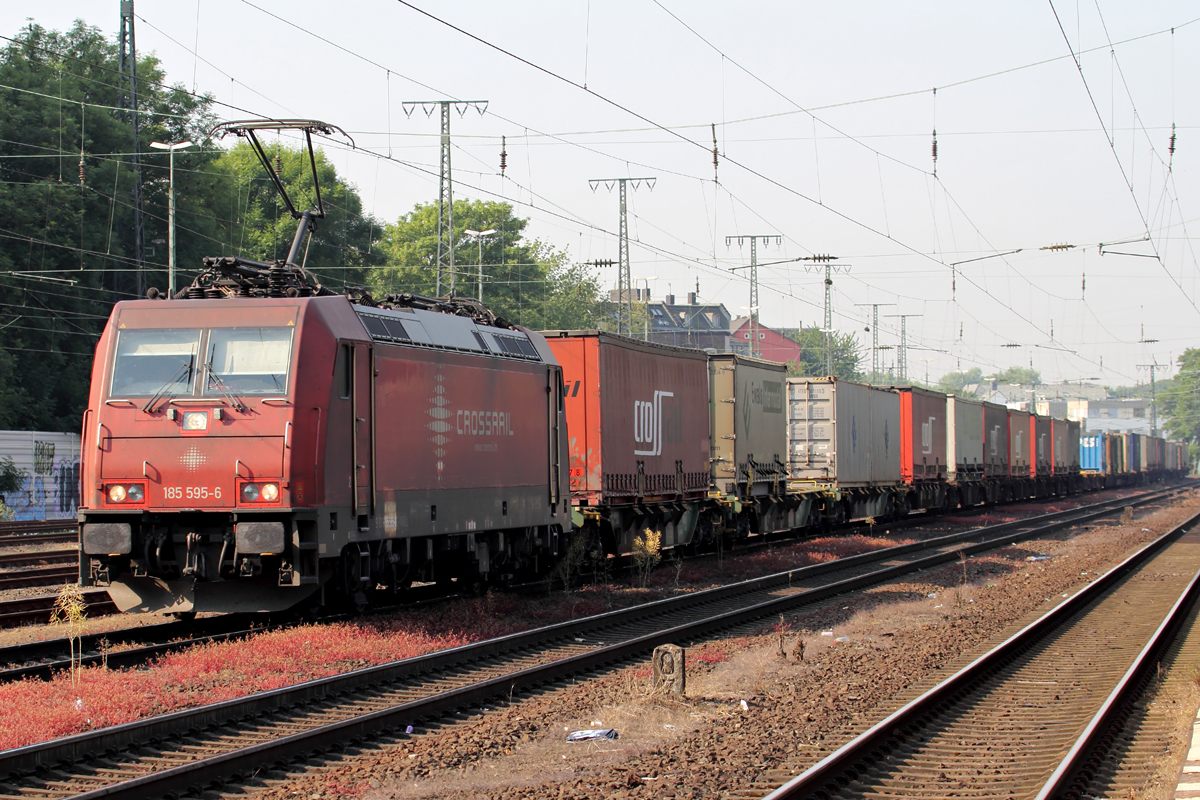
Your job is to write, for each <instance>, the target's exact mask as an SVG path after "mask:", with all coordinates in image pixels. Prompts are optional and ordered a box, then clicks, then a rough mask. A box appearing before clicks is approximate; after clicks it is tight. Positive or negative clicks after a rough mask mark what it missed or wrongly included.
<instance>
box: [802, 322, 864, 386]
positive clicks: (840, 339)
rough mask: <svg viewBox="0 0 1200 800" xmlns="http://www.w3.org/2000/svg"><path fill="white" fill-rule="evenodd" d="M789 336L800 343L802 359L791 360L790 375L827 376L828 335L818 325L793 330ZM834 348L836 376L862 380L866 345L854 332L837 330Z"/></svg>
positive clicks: (832, 344)
mask: <svg viewBox="0 0 1200 800" xmlns="http://www.w3.org/2000/svg"><path fill="white" fill-rule="evenodd" d="M787 336H788V338H789V339H791V340H792V341H794V342H796V343H797V344H798V345H800V362H799V363H792V362H789V363H788V374H789V375H809V376H814V375H816V376H820V375H825V374H827V373H826V369H825V334H824V333H823V332H821V330H819V329H818V328H802V329H800V330H791V331H788V332H787ZM830 337H831V339H830V342H829V345H830V348H831V349H832V351H833V358H832V361H833V375H834V377H836V378H838V379H840V380H844V381H858V380H862V379H863V378H864V377H865V376H864V375H863V372H862V360H863V354H862V345H861V344H859V341H858V337H856V336H855V335H854V334H853V333H842V332H840V331H834V332H833V333H832V334H830Z"/></svg>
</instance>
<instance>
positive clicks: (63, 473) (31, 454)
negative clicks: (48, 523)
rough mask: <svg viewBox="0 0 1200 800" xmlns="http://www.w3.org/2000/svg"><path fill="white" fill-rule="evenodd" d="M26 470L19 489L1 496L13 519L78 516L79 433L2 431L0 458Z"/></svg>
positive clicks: (70, 517)
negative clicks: (14, 514) (12, 513)
mask: <svg viewBox="0 0 1200 800" xmlns="http://www.w3.org/2000/svg"><path fill="white" fill-rule="evenodd" d="M5 457H7V458H11V459H12V461H13V465H14V466H15V467H16V468H17V469H19V470H21V471H22V472H23V473H24V474H25V482H24V484H23V485H22V487H21V488H20V489H19V490H18V491H16V492H10V493H8V494H6V495H2V496H0V498H2V499H3V501H4V504H5V505H7V506H8V507H9V508H11V509H12V510H13V511H14V512H16V516H15V517H14V519H19V520H43V519H75V517H76V514H77V511H78V507H79V434H77V433H41V432H37V431H0V459H2V458H5Z"/></svg>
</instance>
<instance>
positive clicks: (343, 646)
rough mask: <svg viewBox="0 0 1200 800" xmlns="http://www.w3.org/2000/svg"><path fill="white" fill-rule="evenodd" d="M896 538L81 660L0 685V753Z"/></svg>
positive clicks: (708, 655) (694, 659) (801, 548)
mask: <svg viewBox="0 0 1200 800" xmlns="http://www.w3.org/2000/svg"><path fill="white" fill-rule="evenodd" d="M880 533H883V531H882V530H881V531H880ZM907 541H910V540H908V539H900V538H898V537H897V538H892V537H887V538H884V537H882V536H874V537H866V536H847V537H828V538H821V539H814V540H809V541H805V542H800V543H793V544H790V545H786V546H781V547H774V548H772V549H770V550H761V551H758V552H755V553H747V554H745V555H739V556H738V557H736V558H734V557H733V556H732V554H727V555H726V557H725V558H724V559H722V560H721V561H720V562H718V561H717V560H716V559H709V560H707V561H691V562H687V563H685V564H684V565H683V566H682V567H681V569H680V570H679V572H678V574H677V573H676V570H675V569H674V568H673V567H672V566H671V565H670V564H667V565H665V566H664V567H662V568H660V569H659V570H658V571H657V572H656V573H655V575H654V576H653V578H652V580H651V581H650V585H649V587H647V588H631V587H630V586H629V585H628V584H618V583H605V584H598V585H589V586H585V587H583V588H581V589H578V590H575V591H572V592H569V593H563V592H555V593H552V594H547V595H537V596H519V595H515V594H502V593H496V592H491V593H488V594H487V595H486V596H484V597H479V598H472V599H466V600H457V601H452V602H448V603H443V604H439V605H438V606H436V607H430V608H424V609H412V610H408V611H403V612H400V613H398V614H396V615H393V616H389V617H378V618H364V619H363V620H361V621H359V622H355V623H344V622H343V623H334V624H313V625H304V626H300V627H295V628H289V629H286V630H278V631H269V632H266V633H262V634H258V635H255V636H252V637H248V638H245V639H241V640H238V641H232V642H222V643H216V644H207V645H202V646H197V647H193V648H190V649H188V650H186V651H181V652H178V653H171V654H167V655H164V656H162V657H160V658H159V659H157V660H156V661H155V662H154V663H153V664H152V665H150V666H149V667H147V668H144V669H135V670H109V669H107V668H105V667H88V668H85V669H83V670H82V671H81V672H80V676H79V680H78V681H77V682H74V683H73V682H72V680H71V677H70V675H68V674H67V673H65V672H64V673H61V674H59V675H57V676H56V677H55V678H54V679H53V680H51V681H46V682H43V681H35V680H27V681H18V682H14V683H9V684H5V685H0V708H3V709H4V710H5V713H4V714H3V715H0V749H9V748H13V747H20V746H23V745H28V744H34V743H37V742H42V741H47V740H49V739H55V738H60V737H63V736H69V735H72V734H75V733H81V732H84V731H88V730H94V729H97V728H104V727H108V726H112V725H119V724H121V723H124V722H129V721H132V720H135V719H139V718H143V717H147V716H151V715H155V714H164V713H168V712H171V711H178V710H181V709H185V708H192V707H195V706H200V705H205V704H210V703H218V702H221V701H224V700H229V699H232V698H236V697H242V696H245V695H248V694H252V693H255V692H262V691H269V690H272V689H277V688H280V687H283V686H289V685H292V684H296V683H300V682H303V681H307V680H313V679H316V678H321V677H325V676H328V675H334V674H338V673H342V672H348V671H351V670H354V669H360V668H363V667H368V666H373V665H377V664H383V663H387V662H389V661H395V660H399V659H404V658H412V657H414V656H418V655H423V654H425V653H429V652H433V651H436V650H440V649H445V648H449V647H457V646H459V645H463V644H468V643H470V642H476V641H482V640H485V639H490V638H494V637H497V636H503V635H505V634H509V633H514V632H516V631H521V630H528V629H530V628H534V627H540V626H543V625H548V624H552V623H555V622H561V621H564V620H569V619H579V618H581V617H585V616H591V615H593V614H598V613H601V612H604V611H610V610H613V609H616V608H623V607H628V606H631V605H636V604H638V603H644V602H649V601H652V600H658V599H661V598H663V597H667V596H670V595H672V594H674V593H675V592H676V591H678V590H682V591H696V590H698V589H703V588H707V587H709V586H712V585H715V584H717V583H723V582H728V581H732V580H739V579H745V578H750V577H756V576H759V575H765V574H769V573H772V572H780V571H784V570H787V569H793V568H798V567H802V566H806V565H809V564H815V563H819V562H824V561H830V560H833V559H835V558H839V557H842V556H846V555H853V554H855V553H861V552H865V551H868V550H875V549H879V548H882V547H888V546H891V545H895V544H900V543H903V542H907ZM736 647H737V643H736V642H729V643H721V644H713V645H707V646H706V647H704V648H701V649H699V650H695V651H692V652H689V653H688V655H687V659H688V662H689V663H708V664H712V663H718V662H720V661H724V660H726V659H728V658H729V657H730V656H731V654H732V653H733V652H734V651H735V650H736Z"/></svg>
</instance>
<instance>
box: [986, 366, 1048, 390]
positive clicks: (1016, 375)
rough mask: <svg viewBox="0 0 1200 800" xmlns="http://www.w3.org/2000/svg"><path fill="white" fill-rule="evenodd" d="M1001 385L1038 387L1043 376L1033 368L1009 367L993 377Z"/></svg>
mask: <svg viewBox="0 0 1200 800" xmlns="http://www.w3.org/2000/svg"><path fill="white" fill-rule="evenodd" d="M992 379H993V380H996V381H999V382H1000V383H1019V384H1021V385H1023V386H1037V385H1039V384H1040V383H1041V382H1042V376H1041V375H1040V374H1039V373H1038V371H1037V370H1036V369H1033V368H1031V367H1009V368H1008V369H1006V370H1002V371H1001V372H997V373H996V374H995V375H993V376H992Z"/></svg>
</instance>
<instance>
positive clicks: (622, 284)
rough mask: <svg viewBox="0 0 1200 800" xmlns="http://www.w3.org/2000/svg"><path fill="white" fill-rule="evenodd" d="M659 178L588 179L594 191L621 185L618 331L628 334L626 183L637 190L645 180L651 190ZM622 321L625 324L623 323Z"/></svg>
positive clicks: (630, 310)
mask: <svg viewBox="0 0 1200 800" xmlns="http://www.w3.org/2000/svg"><path fill="white" fill-rule="evenodd" d="M657 180H658V179H657V178H591V179H589V180H588V186H590V187H591V189H592V191H593V192H594V191H596V187H597V186H599V185H600V184H604V186H605V187H606V188H607V189H608V190H609V191H610V192H611V191H612V188H613V186H614V185H619V188H620V195H621V228H620V245H619V249H620V252H619V257H618V262H617V263H618V264H619V265H620V267H619V268H618V270H617V333H624V334H625V335H626V336H632V335H633V279H632V278H631V277H630V270H629V222H628V217H627V215H626V209H627V205H626V202H625V184H627V183H632V184H633V190H634V191H635V192H636V191H637V189H638V186H640V185H641V184H642V183H643V182H645V184H646V185H647V186H648V187H650V191H654V183H655V181H657ZM622 323H624V324H623V325H622Z"/></svg>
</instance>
